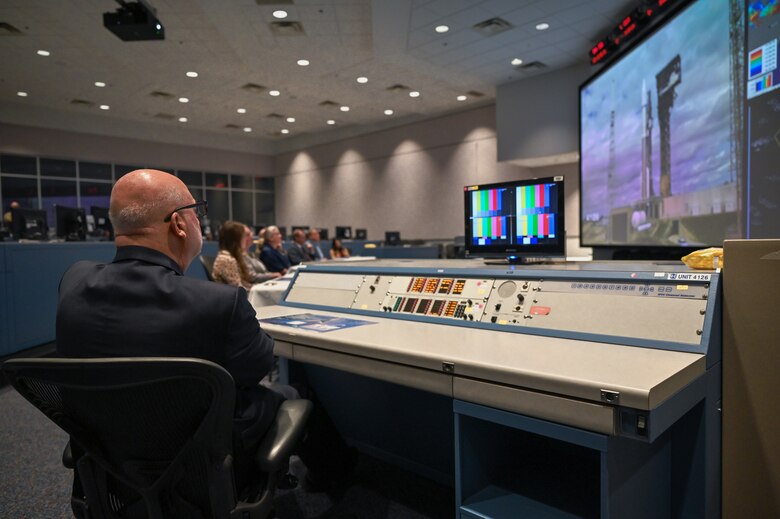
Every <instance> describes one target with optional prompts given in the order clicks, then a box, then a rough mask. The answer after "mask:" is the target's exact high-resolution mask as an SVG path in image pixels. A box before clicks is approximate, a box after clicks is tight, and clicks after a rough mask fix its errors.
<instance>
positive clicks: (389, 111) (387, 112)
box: [385, 108, 393, 115]
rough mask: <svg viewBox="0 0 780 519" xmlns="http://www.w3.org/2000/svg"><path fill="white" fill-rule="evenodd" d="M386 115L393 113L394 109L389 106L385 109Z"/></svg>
mask: <svg viewBox="0 0 780 519" xmlns="http://www.w3.org/2000/svg"><path fill="white" fill-rule="evenodd" d="M385 115H393V111H392V110H390V109H389V108H388V109H387V110H385Z"/></svg>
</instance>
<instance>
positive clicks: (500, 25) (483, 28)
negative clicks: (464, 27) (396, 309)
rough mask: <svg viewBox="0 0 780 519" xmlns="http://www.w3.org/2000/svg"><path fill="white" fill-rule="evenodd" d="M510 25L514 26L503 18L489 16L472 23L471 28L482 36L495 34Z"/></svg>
mask: <svg viewBox="0 0 780 519" xmlns="http://www.w3.org/2000/svg"><path fill="white" fill-rule="evenodd" d="M512 27H514V26H513V25H512V24H511V23H509V22H507V21H506V20H504V19H503V18H491V19H489V20H485V21H484V22H479V23H477V24H475V25H473V26H472V29H474V30H475V31H477V32H478V33H480V34H481V35H483V36H495V35H496V34H499V33H502V32H504V31H508V30H509V29H511V28H512Z"/></svg>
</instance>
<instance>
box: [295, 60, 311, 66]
mask: <svg viewBox="0 0 780 519" xmlns="http://www.w3.org/2000/svg"><path fill="white" fill-rule="evenodd" d="M298 65H300V66H302V67H308V66H309V60H307V59H299V60H298Z"/></svg>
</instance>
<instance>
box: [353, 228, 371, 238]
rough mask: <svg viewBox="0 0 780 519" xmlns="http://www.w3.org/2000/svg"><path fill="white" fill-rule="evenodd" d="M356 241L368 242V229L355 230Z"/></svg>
mask: <svg viewBox="0 0 780 519" xmlns="http://www.w3.org/2000/svg"><path fill="white" fill-rule="evenodd" d="M355 239H356V240H367V239H368V231H367V230H366V229H355Z"/></svg>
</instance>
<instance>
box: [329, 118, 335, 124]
mask: <svg viewBox="0 0 780 519" xmlns="http://www.w3.org/2000/svg"><path fill="white" fill-rule="evenodd" d="M328 124H331V125H333V124H336V121H334V120H333V119H328Z"/></svg>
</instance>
